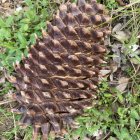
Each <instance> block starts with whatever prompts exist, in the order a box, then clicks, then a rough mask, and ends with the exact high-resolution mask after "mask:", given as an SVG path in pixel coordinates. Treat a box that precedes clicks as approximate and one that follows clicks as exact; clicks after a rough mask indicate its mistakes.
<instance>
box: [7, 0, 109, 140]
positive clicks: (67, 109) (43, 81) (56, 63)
mask: <svg viewBox="0 0 140 140" xmlns="http://www.w3.org/2000/svg"><path fill="white" fill-rule="evenodd" d="M109 19H110V18H109V17H108V16H107V15H106V14H105V13H104V6H103V5H101V4H97V3H96V1H95V0H90V2H89V3H86V2H85V0H78V3H77V4H75V3H69V2H68V3H66V4H63V5H61V6H60V9H59V11H58V13H57V14H56V16H54V18H53V20H52V21H51V22H48V23H47V27H48V28H47V29H48V30H47V32H45V31H43V37H42V38H41V39H39V38H37V40H36V44H35V45H34V46H32V47H31V48H30V49H29V55H28V57H27V58H23V59H22V62H21V63H16V64H15V73H16V74H15V75H14V76H10V78H9V80H10V82H11V83H13V84H14V85H15V87H16V89H17V93H16V94H14V95H13V97H14V98H15V99H16V100H17V101H18V103H19V106H18V107H17V108H16V109H13V111H14V112H16V113H20V114H23V116H22V119H21V124H22V125H23V126H26V125H32V126H33V128H34V132H33V139H34V140H36V138H37V136H38V134H40V133H41V134H42V139H43V140H47V138H48V135H49V133H50V131H51V132H55V134H56V135H60V134H63V132H64V131H63V130H64V129H65V128H66V125H68V126H71V127H73V126H74V118H75V117H76V116H78V115H81V114H82V113H83V110H84V109H85V108H89V107H92V103H93V101H94V100H93V99H95V97H96V90H97V85H98V76H99V72H100V69H101V68H102V67H101V64H102V63H104V60H103V58H104V54H105V52H106V48H105V46H104V38H105V36H106V35H107V34H109V33H110V31H109V28H108V24H107V22H108V21H109Z"/></svg>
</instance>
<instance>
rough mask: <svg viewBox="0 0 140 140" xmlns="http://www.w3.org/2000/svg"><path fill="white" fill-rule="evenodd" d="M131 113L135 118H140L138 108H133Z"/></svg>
mask: <svg viewBox="0 0 140 140" xmlns="http://www.w3.org/2000/svg"><path fill="white" fill-rule="evenodd" d="M130 115H131V117H132V118H133V119H136V120H139V119H140V116H139V114H138V112H137V110H136V109H134V108H132V109H131V112H130Z"/></svg>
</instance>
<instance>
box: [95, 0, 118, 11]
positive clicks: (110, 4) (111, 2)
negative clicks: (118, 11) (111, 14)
mask: <svg viewBox="0 0 140 140" xmlns="http://www.w3.org/2000/svg"><path fill="white" fill-rule="evenodd" d="M97 1H98V2H100V3H101V2H102V1H103V2H102V3H103V4H104V5H106V7H107V8H108V9H114V8H117V7H118V4H117V2H116V1H115V0H97Z"/></svg>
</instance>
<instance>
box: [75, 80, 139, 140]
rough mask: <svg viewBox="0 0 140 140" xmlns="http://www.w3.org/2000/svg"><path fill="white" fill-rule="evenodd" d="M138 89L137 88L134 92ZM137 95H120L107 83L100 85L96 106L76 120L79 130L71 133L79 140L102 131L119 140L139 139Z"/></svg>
mask: <svg viewBox="0 0 140 140" xmlns="http://www.w3.org/2000/svg"><path fill="white" fill-rule="evenodd" d="M138 89H140V87H139V88H137V89H136V90H138ZM139 102H140V99H139V93H138V91H136V94H135V95H133V93H131V92H129V93H125V94H122V93H120V92H119V91H117V90H116V89H115V88H113V87H110V86H109V85H108V84H107V81H103V82H102V83H101V85H100V94H99V95H98V104H97V105H96V106H95V107H94V108H92V109H89V110H86V111H85V114H84V116H82V117H79V118H78V119H77V120H78V122H79V123H80V128H79V129H77V130H76V131H74V132H73V136H74V135H79V136H80V137H81V139H83V137H84V136H85V135H86V134H88V135H91V136H92V135H93V134H94V133H95V132H97V131H98V130H102V131H103V133H104V134H105V135H106V134H108V133H109V135H110V136H113V137H114V138H118V139H119V140H126V139H129V140H138V139H140V127H139V122H140V105H139Z"/></svg>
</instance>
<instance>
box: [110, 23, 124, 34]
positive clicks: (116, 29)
mask: <svg viewBox="0 0 140 140" xmlns="http://www.w3.org/2000/svg"><path fill="white" fill-rule="evenodd" d="M121 28H122V24H121V23H118V24H116V25H115V26H114V28H113V29H112V33H116V32H118V31H120V30H121Z"/></svg>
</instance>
